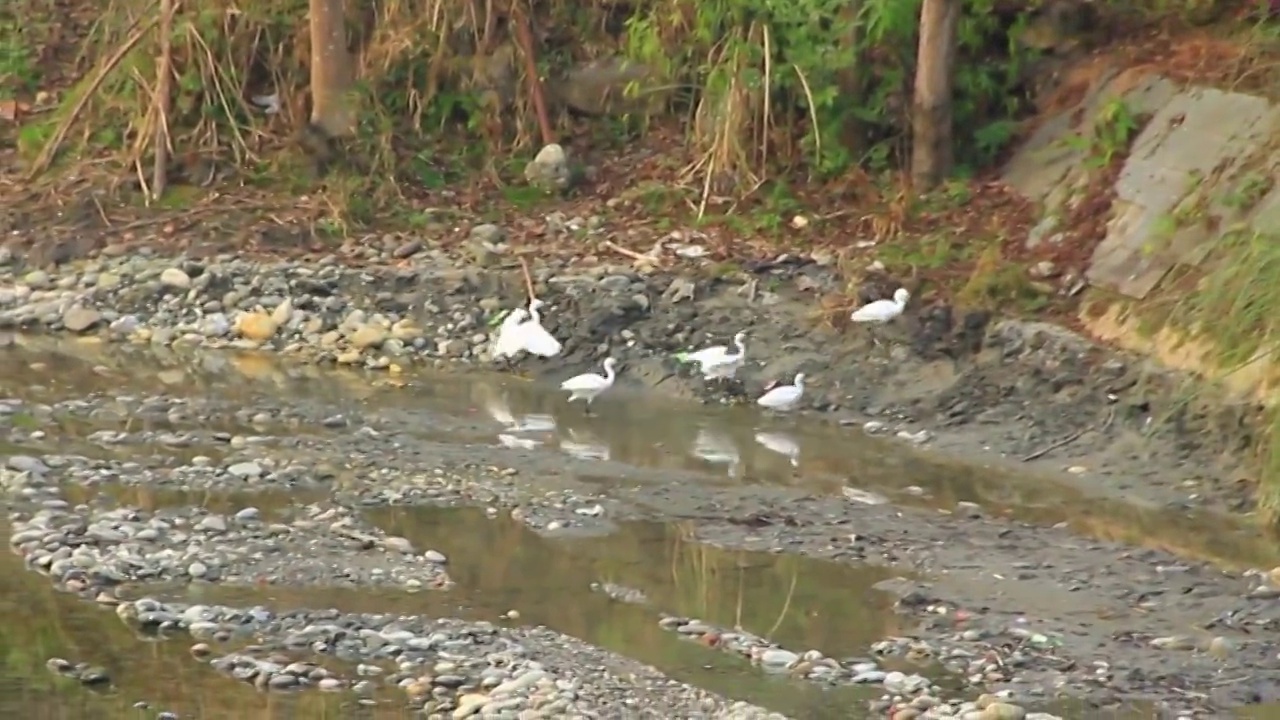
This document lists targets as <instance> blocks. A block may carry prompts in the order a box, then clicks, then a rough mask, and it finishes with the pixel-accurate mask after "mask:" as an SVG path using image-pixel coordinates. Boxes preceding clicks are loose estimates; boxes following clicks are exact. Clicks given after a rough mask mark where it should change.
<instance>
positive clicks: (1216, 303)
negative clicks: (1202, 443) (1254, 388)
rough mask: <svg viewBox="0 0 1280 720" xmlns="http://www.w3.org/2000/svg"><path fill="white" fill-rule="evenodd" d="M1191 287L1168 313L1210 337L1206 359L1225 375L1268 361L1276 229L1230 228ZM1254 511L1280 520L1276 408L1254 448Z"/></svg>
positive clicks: (1274, 306)
mask: <svg viewBox="0 0 1280 720" xmlns="http://www.w3.org/2000/svg"><path fill="white" fill-rule="evenodd" d="M1216 246H1217V250H1216V254H1215V257H1212V258H1210V259H1209V261H1207V267H1208V270H1207V271H1206V272H1205V274H1204V275H1203V276H1202V277H1201V278H1200V280H1199V282H1197V283H1196V286H1195V287H1194V289H1192V290H1191V291H1190V292H1189V293H1187V294H1186V295H1185V296H1184V297H1182V298H1181V299H1180V300H1179V301H1178V302H1177V303H1175V305H1174V307H1173V310H1172V312H1171V313H1170V318H1171V319H1172V321H1173V322H1174V323H1175V324H1176V325H1177V326H1179V327H1181V328H1183V329H1185V330H1187V331H1189V332H1190V333H1191V334H1192V335H1196V336H1200V337H1203V338H1204V339H1206V340H1209V341H1210V343H1211V347H1212V348H1213V350H1212V352H1213V355H1214V356H1213V357H1212V358H1209V359H1211V360H1213V361H1214V362H1215V364H1216V365H1217V366H1218V367H1219V368H1221V372H1222V374H1223V375H1224V376H1225V375H1229V374H1231V373H1233V372H1237V371H1239V370H1240V369H1242V368H1244V367H1247V366H1249V365H1251V364H1253V363H1257V362H1263V363H1270V362H1272V355H1273V353H1274V342H1275V340H1276V332H1277V330H1280V234H1273V233H1262V232H1255V231H1252V230H1245V229H1234V230H1228V231H1227V232H1226V233H1225V234H1224V235H1222V237H1220V238H1219V239H1218V241H1217V243H1216ZM1256 452H1257V461H1258V467H1257V471H1258V498H1257V499H1258V515H1259V519H1260V520H1261V521H1262V522H1264V523H1265V524H1266V525H1268V526H1271V527H1275V526H1276V525H1277V524H1280V408H1272V409H1270V410H1269V411H1268V423H1267V427H1266V428H1265V432H1264V433H1263V434H1262V437H1261V439H1260V440H1259V442H1258V444H1257V447H1256Z"/></svg>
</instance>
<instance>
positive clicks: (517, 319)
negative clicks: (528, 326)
mask: <svg viewBox="0 0 1280 720" xmlns="http://www.w3.org/2000/svg"><path fill="white" fill-rule="evenodd" d="M527 317H529V313H528V311H526V310H525V309H524V308H516V309H515V310H512V311H511V312H510V313H509V314H508V315H507V316H506V317H505V318H503V319H502V325H501V326H500V327H499V328H498V336H497V337H496V338H494V341H493V346H492V348H491V349H490V351H489V355H490V356H491V357H492V358H493V359H494V360H501V359H502V358H505V357H511V356H512V355H515V354H516V353H518V352H520V351H521V350H523V349H524V336H523V333H522V331H521V324H522V323H524V321H525V318H527Z"/></svg>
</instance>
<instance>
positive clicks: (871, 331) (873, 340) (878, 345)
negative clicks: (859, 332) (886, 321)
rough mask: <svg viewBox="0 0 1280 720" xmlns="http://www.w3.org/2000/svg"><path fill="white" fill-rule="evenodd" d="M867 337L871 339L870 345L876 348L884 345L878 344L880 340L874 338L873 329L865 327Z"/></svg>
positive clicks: (874, 330)
mask: <svg viewBox="0 0 1280 720" xmlns="http://www.w3.org/2000/svg"><path fill="white" fill-rule="evenodd" d="M867 335H868V336H869V337H870V338H871V344H872V345H875V346H876V347H884V345H882V344H881V343H880V338H878V337H876V329H875V328H874V327H871V326H868V327H867Z"/></svg>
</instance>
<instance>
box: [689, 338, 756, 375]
mask: <svg viewBox="0 0 1280 720" xmlns="http://www.w3.org/2000/svg"><path fill="white" fill-rule="evenodd" d="M746 337H747V333H746V331H742V332H739V333H738V334H737V335H734V336H733V344H734V345H736V346H737V348H738V352H737V353H732V354H731V353H730V352H729V348H728V347H727V346H725V345H716V346H714V347H709V348H704V349H702V350H699V351H697V352H692V353H680V354H679V355H676V359H677V360H679V361H680V362H687V363H697V364H698V367H699V370H700V371H701V372H702V377H703V378H704V379H706V380H714V379H717V378H723V379H725V380H732V379H733V378H734V376H735V375H737V374H738V368H740V367H742V363H743V362H744V361H745V360H746V359H747V348H746V345H744V344H743V339H745V338H746Z"/></svg>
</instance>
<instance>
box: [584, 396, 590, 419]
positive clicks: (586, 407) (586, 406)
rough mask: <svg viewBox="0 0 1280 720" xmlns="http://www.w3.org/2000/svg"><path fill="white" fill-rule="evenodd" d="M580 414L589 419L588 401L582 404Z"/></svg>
mask: <svg viewBox="0 0 1280 720" xmlns="http://www.w3.org/2000/svg"><path fill="white" fill-rule="evenodd" d="M582 414H583V415H585V416H587V417H591V401H590V400H588V401H586V402H585V403H583V404H582Z"/></svg>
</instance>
